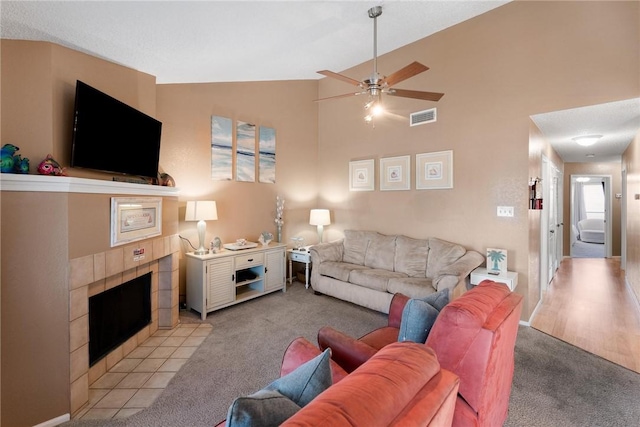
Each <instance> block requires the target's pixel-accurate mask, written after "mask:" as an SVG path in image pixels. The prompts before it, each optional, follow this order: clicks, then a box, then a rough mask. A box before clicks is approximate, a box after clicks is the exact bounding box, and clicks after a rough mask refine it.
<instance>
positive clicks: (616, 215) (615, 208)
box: [563, 162, 622, 256]
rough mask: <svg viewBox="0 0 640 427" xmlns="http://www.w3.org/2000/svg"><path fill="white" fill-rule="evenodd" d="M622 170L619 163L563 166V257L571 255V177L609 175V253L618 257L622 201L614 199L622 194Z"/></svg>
mask: <svg viewBox="0 0 640 427" xmlns="http://www.w3.org/2000/svg"><path fill="white" fill-rule="evenodd" d="M621 173H622V169H621V168H620V162H605V163H565V164H564V183H563V188H564V190H563V191H564V200H563V202H564V206H563V209H564V212H563V213H564V218H563V222H564V224H565V227H564V232H563V242H564V243H563V247H564V249H563V252H564V254H563V255H565V256H569V255H570V254H571V252H570V250H571V243H570V242H571V175H610V176H611V197H612V201H611V205H612V210H611V219H612V223H611V252H612V255H613V256H620V241H621V234H620V225H621V212H622V210H621V209H622V201H621V200H620V199H616V198H615V197H614V196H615V195H616V194H620V193H622V175H621Z"/></svg>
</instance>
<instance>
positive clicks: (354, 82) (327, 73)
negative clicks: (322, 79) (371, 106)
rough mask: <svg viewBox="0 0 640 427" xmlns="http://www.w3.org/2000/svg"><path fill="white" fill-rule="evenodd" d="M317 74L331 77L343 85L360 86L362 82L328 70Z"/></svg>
mask: <svg viewBox="0 0 640 427" xmlns="http://www.w3.org/2000/svg"><path fill="white" fill-rule="evenodd" d="M318 74H322V75H323V76H327V77H333V78H334V79H338V80H342V81H343V82H345V83H349V84H352V85H354V86H362V82H361V81H359V80H356V79H352V78H351V77H347V76H343V75H342V74H338V73H334V72H333V71H329V70H322V71H318Z"/></svg>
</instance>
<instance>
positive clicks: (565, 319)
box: [531, 258, 640, 373]
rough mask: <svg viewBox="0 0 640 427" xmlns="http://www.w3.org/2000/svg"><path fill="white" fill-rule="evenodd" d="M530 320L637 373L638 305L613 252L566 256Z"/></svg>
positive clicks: (639, 347) (639, 357)
mask: <svg viewBox="0 0 640 427" xmlns="http://www.w3.org/2000/svg"><path fill="white" fill-rule="evenodd" d="M531 326H532V327H533V328H535V329H538V330H540V331H542V332H544V333H547V334H549V335H551V336H553V337H556V338H558V339H560V340H562V341H565V342H567V343H569V344H572V345H575V346H576V347H579V348H581V349H583V350H586V351H588V352H590V353H593V354H596V355H598V356H600V357H602V358H604V359H607V360H609V361H611V362H613V363H616V364H618V365H621V366H624V367H625V368H628V369H630V370H632V371H635V372H638V373H640V309H639V307H638V303H637V301H636V299H635V296H634V295H633V294H632V291H631V290H630V289H629V288H628V287H627V286H626V285H625V282H624V272H623V271H622V270H621V269H620V260H619V259H617V258H565V259H564V260H563V261H562V262H561V263H560V267H559V268H558V271H557V272H556V275H555V276H554V278H553V280H552V281H551V283H550V284H549V287H548V289H547V291H546V293H545V295H544V297H543V299H542V303H541V305H540V307H539V308H538V310H537V313H536V315H535V317H534V319H533V321H532V322H531Z"/></svg>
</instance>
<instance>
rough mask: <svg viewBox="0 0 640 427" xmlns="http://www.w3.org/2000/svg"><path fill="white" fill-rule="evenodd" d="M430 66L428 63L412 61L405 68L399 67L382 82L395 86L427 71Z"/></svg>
mask: <svg viewBox="0 0 640 427" xmlns="http://www.w3.org/2000/svg"><path fill="white" fill-rule="evenodd" d="M428 69H429V67H427V66H426V65H422V64H421V63H419V62H412V63H411V64H409V65H407V66H406V67H404V68H401V69H399V70H398V71H396V72H395V73H392V74H391V75H390V76H388V77H385V78H384V79H382V84H385V83H386V84H387V86H393V85H395V84H397V83H400V82H401V81H404V80H407V79H408V78H411V77H413V76H415V75H417V74H420V73H423V72H425V71H427V70H428Z"/></svg>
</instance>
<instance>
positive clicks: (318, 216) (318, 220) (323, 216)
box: [309, 209, 331, 225]
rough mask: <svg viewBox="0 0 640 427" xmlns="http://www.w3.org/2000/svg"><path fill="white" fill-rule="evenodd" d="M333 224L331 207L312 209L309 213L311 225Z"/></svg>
mask: <svg viewBox="0 0 640 427" xmlns="http://www.w3.org/2000/svg"><path fill="white" fill-rule="evenodd" d="M329 224H331V215H330V214H329V209H311V214H310V215H309V225H329Z"/></svg>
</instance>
